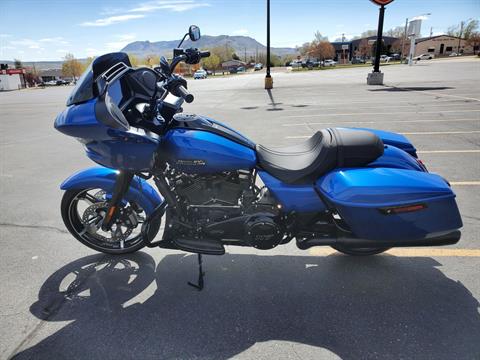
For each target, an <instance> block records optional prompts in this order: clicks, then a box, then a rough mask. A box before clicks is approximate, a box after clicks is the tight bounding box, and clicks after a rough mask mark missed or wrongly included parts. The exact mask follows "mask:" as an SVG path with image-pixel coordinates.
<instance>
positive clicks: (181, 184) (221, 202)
mask: <svg viewBox="0 0 480 360" xmlns="http://www.w3.org/2000/svg"><path fill="white" fill-rule="evenodd" d="M170 183H171V184H172V185H173V187H174V191H175V193H176V195H177V196H178V198H179V200H180V202H181V203H182V204H183V206H184V209H185V210H186V213H187V216H188V222H189V223H190V224H192V225H194V226H193V227H194V228H195V231H196V232H197V236H198V233H200V234H201V236H206V237H209V238H217V239H222V240H224V241H225V240H226V241H227V242H228V241H232V243H236V244H238V245H248V246H253V247H256V248H258V249H271V248H273V247H275V246H277V245H278V244H280V243H281V241H282V239H283V236H284V231H283V230H282V227H281V226H280V225H279V221H278V220H279V217H280V210H279V208H278V206H277V202H276V200H275V199H274V198H273V197H272V196H271V195H270V194H269V192H268V190H267V189H266V188H262V189H259V188H257V187H256V186H255V184H254V176H253V175H252V173H250V172H243V171H238V172H231V173H221V174H214V175H187V174H182V175H180V176H178V177H176V178H175V179H171V182H170ZM190 235H192V234H190ZM239 242H240V243H239Z"/></svg>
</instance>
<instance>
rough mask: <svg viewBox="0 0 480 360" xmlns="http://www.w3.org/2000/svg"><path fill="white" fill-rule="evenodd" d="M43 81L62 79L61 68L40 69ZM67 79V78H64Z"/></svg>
mask: <svg viewBox="0 0 480 360" xmlns="http://www.w3.org/2000/svg"><path fill="white" fill-rule="evenodd" d="M39 76H40V78H41V79H42V81H43V82H47V81H52V80H60V79H62V69H48V70H42V71H40V74H39ZM65 80H67V79H65Z"/></svg>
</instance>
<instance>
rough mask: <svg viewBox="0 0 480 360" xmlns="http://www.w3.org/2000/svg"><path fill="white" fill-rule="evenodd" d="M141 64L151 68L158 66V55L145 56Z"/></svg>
mask: <svg viewBox="0 0 480 360" xmlns="http://www.w3.org/2000/svg"><path fill="white" fill-rule="evenodd" d="M143 63H144V64H145V65H148V66H150V67H151V68H153V67H154V66H158V65H159V64H160V56H158V55H147V56H146V57H145V59H143Z"/></svg>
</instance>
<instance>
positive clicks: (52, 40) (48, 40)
mask: <svg viewBox="0 0 480 360" xmlns="http://www.w3.org/2000/svg"><path fill="white" fill-rule="evenodd" d="M38 41H39V42H41V43H55V44H62V45H68V44H69V42H68V41H66V40H65V39H64V38H63V37H61V36H57V37H52V38H43V39H40V40H38Z"/></svg>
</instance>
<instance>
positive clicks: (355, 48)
mask: <svg viewBox="0 0 480 360" xmlns="http://www.w3.org/2000/svg"><path fill="white" fill-rule="evenodd" d="M382 38H383V44H384V51H382V54H387V55H388V54H392V53H395V52H396V51H400V48H401V39H399V38H396V37H392V36H383V37H382ZM376 41H377V36H376V35H375V36H369V37H365V38H361V39H355V40H352V41H351V42H350V58H352V57H354V56H359V57H363V58H365V57H366V58H370V57H372V56H374V55H373V54H372V52H373V45H374V44H375V42H376Z"/></svg>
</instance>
